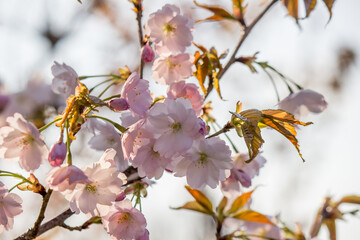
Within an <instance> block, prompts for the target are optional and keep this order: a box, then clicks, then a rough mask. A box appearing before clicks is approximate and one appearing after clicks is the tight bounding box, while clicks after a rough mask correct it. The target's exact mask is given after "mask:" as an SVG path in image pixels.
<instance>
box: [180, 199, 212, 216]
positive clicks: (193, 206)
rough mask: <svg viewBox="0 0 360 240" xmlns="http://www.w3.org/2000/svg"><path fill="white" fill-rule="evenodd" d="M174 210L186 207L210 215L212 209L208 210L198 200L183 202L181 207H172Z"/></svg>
mask: <svg viewBox="0 0 360 240" xmlns="http://www.w3.org/2000/svg"><path fill="white" fill-rule="evenodd" d="M173 209H175V210H179V209H187V210H191V211H196V212H201V213H205V214H208V215H212V214H213V213H212V211H209V210H208V209H206V208H204V207H203V206H202V205H201V204H200V203H199V202H197V201H192V202H187V203H185V205H184V206H182V207H177V208H173Z"/></svg>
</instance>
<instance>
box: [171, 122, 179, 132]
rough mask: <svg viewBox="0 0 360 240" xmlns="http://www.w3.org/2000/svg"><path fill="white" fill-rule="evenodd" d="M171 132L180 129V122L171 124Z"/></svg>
mask: <svg viewBox="0 0 360 240" xmlns="http://www.w3.org/2000/svg"><path fill="white" fill-rule="evenodd" d="M171 127H172V129H173V132H174V133H177V132H179V131H180V130H181V123H174V124H173V125H172V126H171Z"/></svg>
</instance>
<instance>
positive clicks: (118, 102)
mask: <svg viewBox="0 0 360 240" xmlns="http://www.w3.org/2000/svg"><path fill="white" fill-rule="evenodd" d="M108 106H109V108H111V109H112V110H113V111H115V112H119V111H125V110H128V109H129V108H130V106H129V103H128V102H127V101H126V100H125V99H124V98H115V99H112V100H110V101H109V102H108Z"/></svg>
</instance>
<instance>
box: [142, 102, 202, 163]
mask: <svg viewBox="0 0 360 240" xmlns="http://www.w3.org/2000/svg"><path fill="white" fill-rule="evenodd" d="M147 121H148V123H149V125H147V127H148V129H151V131H152V132H153V133H154V136H155V138H156V141H155V145H154V151H155V152H158V153H159V154H160V155H162V156H165V157H167V158H169V157H172V156H174V155H175V154H177V155H180V154H183V153H184V152H185V151H187V150H188V149H190V148H191V146H192V144H193V141H194V139H196V138H198V137H200V136H201V134H200V133H199V130H200V128H201V126H200V124H199V122H198V119H197V117H196V115H195V111H194V110H193V109H192V106H191V103H190V101H189V100H187V99H184V98H178V99H175V100H173V99H166V101H165V102H163V103H160V102H158V103H156V104H155V105H154V106H153V107H152V108H151V109H150V111H149V113H148V118H147Z"/></svg>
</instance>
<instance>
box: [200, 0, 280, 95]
mask: <svg viewBox="0 0 360 240" xmlns="http://www.w3.org/2000/svg"><path fill="white" fill-rule="evenodd" d="M276 2H278V0H272V1H271V3H270V4H269V5H268V6H267V7H266V8H265V9H264V10H263V11H262V12H261V13H260V14H259V15H258V16H257V17H256V18H255V19H254V21H253V22H252V23H251V24H250V25H249V26H244V32H243V34H242V35H241V37H240V40H239V42H238V44H237V45H236V47H235V50H234V52H233V54H232V55H231V57H230V59H229V61H228V63H227V64H226V65H225V66H224V68H223V69H222V70H221V71H220V73H219V75H218V79H219V81H220V79H221V77H222V76H223V75H224V74H225V72H226V71H227V70H228V69H229V68H230V66H231V65H232V64H233V63H234V62H236V54H237V52H238V51H239V49H240V47H241V45H242V44H243V43H244V41H245V40H246V38H247V37H248V35H249V34H250V32H251V30H252V29H253V28H254V26H255V25H256V24H257V23H258V22H259V21H260V19H261V18H262V17H263V16H264V15H265V13H267V12H268V11H269V9H270V8H271V7H272V6H273V5H274V4H275V3H276ZM211 90H212V89H211ZM211 90H210V91H207V93H206V95H205V99H206V98H207V97H208V96H209V94H210V92H211Z"/></svg>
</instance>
